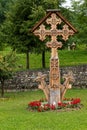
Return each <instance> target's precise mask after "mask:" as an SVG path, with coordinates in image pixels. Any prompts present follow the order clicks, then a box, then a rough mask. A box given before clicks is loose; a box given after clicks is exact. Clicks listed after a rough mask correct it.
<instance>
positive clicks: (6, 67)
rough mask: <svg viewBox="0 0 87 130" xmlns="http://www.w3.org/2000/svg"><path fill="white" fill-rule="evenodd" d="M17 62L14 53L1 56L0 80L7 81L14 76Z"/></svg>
mask: <svg viewBox="0 0 87 130" xmlns="http://www.w3.org/2000/svg"><path fill="white" fill-rule="evenodd" d="M15 60H16V57H15V54H14V53H13V54H12V53H11V54H8V55H6V56H0V80H2V79H3V80H5V79H8V78H9V77H10V76H12V72H13V70H14V67H15Z"/></svg>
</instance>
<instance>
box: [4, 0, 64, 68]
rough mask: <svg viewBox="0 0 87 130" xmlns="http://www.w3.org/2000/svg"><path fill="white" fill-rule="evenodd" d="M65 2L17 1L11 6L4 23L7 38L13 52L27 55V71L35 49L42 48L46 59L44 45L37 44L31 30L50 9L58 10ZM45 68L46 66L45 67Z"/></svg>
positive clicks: (61, 0)
mask: <svg viewBox="0 0 87 130" xmlns="http://www.w3.org/2000/svg"><path fill="white" fill-rule="evenodd" d="M64 1H65V0H59V1H58V0H54V1H53V0H40V1H38V0H21V1H19V0H16V1H15V2H13V3H12V4H10V8H9V11H8V12H7V13H6V18H7V19H6V22H5V23H4V28H6V29H4V28H3V31H4V32H5V34H6V35H5V37H6V39H7V42H8V43H9V44H10V45H11V46H12V48H13V50H15V49H16V50H17V51H20V52H24V53H26V59H27V60H26V61H27V65H26V66H27V69H28V68H29V62H28V58H29V52H31V51H33V50H35V48H40V47H41V48H42V49H41V50H42V57H43V59H44V56H43V55H44V54H45V53H44V49H45V47H44V45H45V44H44V43H43V44H40V42H39V43H37V38H36V37H34V36H33V34H32V33H31V31H30V30H31V28H32V27H33V26H34V24H35V23H36V22H37V21H39V20H40V19H41V18H42V17H43V16H44V15H45V14H46V10H47V9H48V8H58V7H59V6H58V4H59V5H61V3H62V2H64ZM60 8H61V6H60ZM39 50H40V49H39ZM43 66H45V65H43Z"/></svg>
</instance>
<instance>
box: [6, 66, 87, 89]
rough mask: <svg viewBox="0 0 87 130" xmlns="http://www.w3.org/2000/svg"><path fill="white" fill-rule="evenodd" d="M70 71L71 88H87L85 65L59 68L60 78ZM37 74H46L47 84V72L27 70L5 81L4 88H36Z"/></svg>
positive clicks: (47, 80) (86, 67) (46, 70)
mask: <svg viewBox="0 0 87 130" xmlns="http://www.w3.org/2000/svg"><path fill="white" fill-rule="evenodd" d="M69 71H72V72H73V74H74V78H75V82H74V83H73V87H77V88H87V65H80V66H73V67H61V68H60V74H61V77H62V76H63V75H64V74H67V73H68V72H69ZM38 72H42V73H43V74H47V78H46V82H47V83H49V70H48V69H45V70H29V71H20V72H16V73H15V74H14V75H13V78H12V79H9V80H7V81H5V88H6V89H8V90H10V89H13V90H14V89H15V90H26V89H36V88H38V87H37V86H38V83H37V82H36V81H35V80H34V79H35V77H36V76H37V74H38Z"/></svg>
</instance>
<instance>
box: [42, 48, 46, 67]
mask: <svg viewBox="0 0 87 130" xmlns="http://www.w3.org/2000/svg"><path fill="white" fill-rule="evenodd" d="M42 68H46V65H45V50H43V51H42Z"/></svg>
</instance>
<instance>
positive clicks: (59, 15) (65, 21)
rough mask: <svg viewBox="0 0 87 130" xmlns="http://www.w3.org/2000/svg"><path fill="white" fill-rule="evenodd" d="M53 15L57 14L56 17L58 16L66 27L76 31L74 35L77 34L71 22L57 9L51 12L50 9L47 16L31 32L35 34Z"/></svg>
mask: <svg viewBox="0 0 87 130" xmlns="http://www.w3.org/2000/svg"><path fill="white" fill-rule="evenodd" d="M52 13H56V15H57V16H58V17H59V18H60V19H61V20H62V21H63V22H64V23H65V24H66V25H68V26H69V27H70V28H71V29H72V30H73V31H74V33H76V32H77V30H76V29H75V28H74V27H73V25H72V24H71V23H70V22H68V21H67V20H66V19H65V18H64V17H63V16H62V14H61V13H60V11H59V10H56V9H53V10H50V9H49V10H47V14H46V16H45V17H43V18H42V19H41V20H40V21H39V22H38V23H37V24H36V25H35V26H34V27H33V28H32V30H31V31H32V32H34V31H35V30H36V29H37V28H38V27H39V26H40V25H41V24H42V23H43V22H45V21H46V19H47V18H48V17H50V16H51V14H52Z"/></svg>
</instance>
